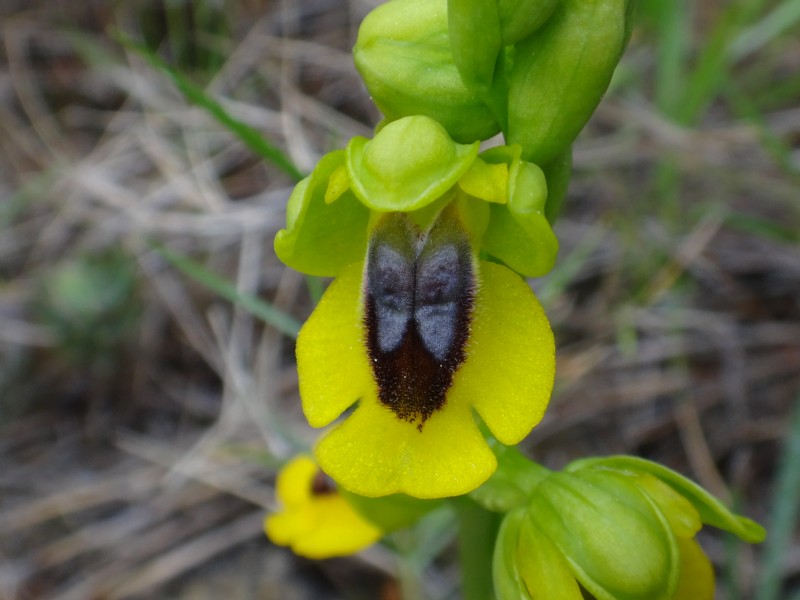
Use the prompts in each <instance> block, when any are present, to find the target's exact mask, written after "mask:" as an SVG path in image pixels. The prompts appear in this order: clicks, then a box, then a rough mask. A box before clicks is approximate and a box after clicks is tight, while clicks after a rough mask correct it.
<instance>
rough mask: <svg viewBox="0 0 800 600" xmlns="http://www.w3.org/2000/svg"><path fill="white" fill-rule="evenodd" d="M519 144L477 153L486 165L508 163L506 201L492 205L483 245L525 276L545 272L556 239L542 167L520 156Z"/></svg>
mask: <svg viewBox="0 0 800 600" xmlns="http://www.w3.org/2000/svg"><path fill="white" fill-rule="evenodd" d="M520 152H521V149H520V147H519V146H517V145H514V146H497V147H495V148H491V149H489V150H487V151H486V152H484V153H482V154H481V158H482V159H483V160H484V161H485V162H487V163H490V164H496V163H504V164H507V165H508V191H507V199H508V200H507V202H506V204H492V205H491V207H490V211H491V216H490V219H489V227H488V228H487V230H486V234H485V235H484V238H483V248H484V250H486V251H487V252H488V253H489V254H491V255H492V256H494V257H495V258H497V259H499V260H501V261H502V262H504V263H505V264H506V265H508V266H509V267H510V268H511V269H513V270H514V271H516V272H517V273H520V274H522V275H524V276H526V277H538V276H541V275H544V274H545V273H547V272H549V271H550V270H551V269H552V268H553V265H554V264H555V261H556V256H557V254H558V239H557V238H556V236H555V234H554V233H553V229H552V228H551V226H550V223H549V221H548V220H547V217H545V214H544V211H545V203H546V200H547V183H546V181H545V175H544V173H543V172H542V170H541V169H540V168H539V167H538V166H536V165H535V164H533V163H530V162H527V161H524V160H521V159H520Z"/></svg>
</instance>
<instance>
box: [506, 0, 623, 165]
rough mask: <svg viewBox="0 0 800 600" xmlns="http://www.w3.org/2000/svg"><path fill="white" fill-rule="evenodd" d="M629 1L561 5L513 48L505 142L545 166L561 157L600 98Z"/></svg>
mask: <svg viewBox="0 0 800 600" xmlns="http://www.w3.org/2000/svg"><path fill="white" fill-rule="evenodd" d="M630 3H631V0H564V1H563V3H562V5H561V6H560V7H559V8H558V10H557V11H556V12H555V14H554V15H553V16H552V18H551V19H550V20H549V21H548V22H547V24H546V25H545V26H543V27H542V28H541V29H539V30H538V31H537V32H536V33H535V34H534V35H532V36H530V37H529V38H527V39H525V40H524V41H522V42H520V43H519V44H517V46H516V58H515V61H514V66H513V68H512V70H511V75H510V83H509V92H508V135H507V140H508V142H509V143H516V144H520V145H521V146H522V147H523V158H525V160H529V161H531V162H535V163H537V164H546V163H549V162H551V161H552V160H555V159H556V158H557V157H558V156H559V155H561V154H562V153H563V152H564V151H565V150H566V149H567V148H568V147H569V145H570V144H572V142H573V140H574V139H575V138H576V137H577V135H578V133H579V132H580V131H581V129H583V126H584V125H585V124H586V122H587V121H588V120H589V117H590V116H591V115H592V113H593V112H594V109H595V108H596V107H597V105H598V104H599V102H600V99H601V98H602V97H603V94H604V93H605V91H606V88H607V87H608V84H609V83H610V81H611V76H612V74H613V72H614V68H615V67H616V65H617V62H618V61H619V59H620V57H621V56H622V52H623V50H624V48H625V45H626V43H627V41H628V35H629V33H630V25H629V23H628V22H627V20H628V18H629V16H630V6H629V5H630Z"/></svg>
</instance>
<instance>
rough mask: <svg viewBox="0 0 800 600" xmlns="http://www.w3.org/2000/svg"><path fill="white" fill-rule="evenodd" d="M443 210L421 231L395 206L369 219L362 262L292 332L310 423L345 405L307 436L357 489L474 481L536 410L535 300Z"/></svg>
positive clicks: (455, 487) (548, 339) (550, 349)
mask: <svg viewBox="0 0 800 600" xmlns="http://www.w3.org/2000/svg"><path fill="white" fill-rule="evenodd" d="M467 230H468V228H467V227H466V226H462V224H461V222H460V221H459V219H458V217H457V216H454V215H453V214H451V213H450V212H448V211H447V209H445V211H443V213H442V216H440V217H439V218H438V219H436V220H435V221H434V224H433V225H432V227H431V228H430V229H429V230H427V231H420V230H419V229H418V227H417V225H416V224H415V223H414V221H413V220H412V219H411V218H410V217H409V216H408V215H406V214H404V213H389V214H388V215H384V216H383V217H381V218H379V219H378V224H377V225H375V226H374V228H373V230H372V235H371V239H370V243H369V247H368V251H367V258H366V260H365V261H364V262H363V263H362V262H359V263H355V264H352V265H350V266H348V267H346V268H345V269H343V270H342V272H341V273H340V274H339V276H338V277H337V278H336V280H335V281H334V282H333V283H332V284H331V286H330V287H329V288H328V290H327V291H326V293H325V295H324V296H323V298H322V300H321V301H320V303H319V305H318V306H317V308H316V310H315V311H314V313H313V314H312V315H311V317H310V318H309V319H308V321H307V322H306V324H305V325H304V327H303V329H302V331H301V332H300V335H299V337H298V341H297V362H298V374H299V382H300V396H301V398H302V402H303V410H304V412H305V415H306V418H307V419H308V421H309V423H310V424H311V425H312V426H315V427H324V426H326V425H329V424H330V423H332V422H334V421H335V420H336V419H337V418H339V417H340V416H341V415H342V414H343V413H345V412H346V411H347V410H348V409H349V408H350V407H351V406H352V405H353V404H355V403H357V406H356V408H355V410H354V411H352V414H347V415H346V416H345V418H344V419H343V420H342V422H341V423H339V424H338V425H337V426H336V427H334V428H333V429H332V430H331V431H329V432H328V433H326V434H325V435H324V436H323V437H322V439H321V440H320V441H319V443H318V444H317V447H316V457H317V460H318V461H319V464H320V466H321V467H322V469H323V470H324V471H325V472H326V473H327V474H328V475H330V476H331V477H332V478H333V479H335V480H336V482H337V483H338V484H340V485H341V486H343V487H344V488H346V489H348V490H350V491H352V492H354V493H356V494H360V495H363V496H370V497H376V496H384V495H387V494H394V493H404V494H408V495H410V496H415V497H417V498H438V497H445V496H455V495H459V494H464V493H467V492H469V491H471V490H473V489H475V488H476V487H478V486H479V485H481V484H482V483H483V482H484V481H485V480H486V479H487V478H488V477H489V476H490V475H491V474H492V473H493V472H494V470H495V468H496V466H497V461H496V458H495V456H494V454H493V453H492V451H491V450H490V449H489V447H488V445H487V443H486V441H485V439H484V436H483V434H482V433H481V429H480V427H479V424H478V422H477V420H476V417H475V414H474V413H477V415H478V416H479V417H480V419H481V420H482V421H483V423H484V424H485V425H486V426H487V427H488V429H489V431H490V432H491V433H492V435H493V436H494V437H495V438H497V439H498V440H499V441H500V442H502V443H504V444H516V443H518V442H519V441H521V440H522V439H523V438H524V437H525V436H526V435H527V434H528V433H529V432H530V430H531V429H532V428H533V427H534V426H535V425H536V424H537V423H538V422H539V420H540V419H541V418H542V415H543V414H544V411H545V408H546V406H547V402H548V400H549V397H550V392H551V389H552V385H553V378H554V371H555V348H554V341H553V334H552V332H551V330H550V326H549V324H548V322H547V318H546V317H545V314H544V311H543V310H542V307H541V306H540V305H539V302H538V301H537V300H536V297H535V296H534V295H533V292H532V291H531V289H530V288H529V286H528V284H527V283H526V282H525V281H524V280H523V279H521V278H520V277H519V276H518V275H517V274H515V273H514V272H512V271H511V270H509V269H508V268H506V267H504V266H501V265H498V264H495V263H490V262H486V261H481V260H478V259H477V257H476V256H477V250H476V249H475V244H474V243H473V242H472V241H471V239H470V236H469V235H468V233H467Z"/></svg>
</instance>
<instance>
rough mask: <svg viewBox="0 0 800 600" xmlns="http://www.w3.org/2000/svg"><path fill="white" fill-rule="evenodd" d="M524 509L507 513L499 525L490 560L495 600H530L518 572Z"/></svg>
mask: <svg viewBox="0 0 800 600" xmlns="http://www.w3.org/2000/svg"><path fill="white" fill-rule="evenodd" d="M525 518H526V517H525V509H524V508H520V509H517V510H512V511H511V512H509V513H508V514H507V515H506V516H505V518H504V519H503V522H502V523H501V524H500V530H499V531H498V533H497V538H496V541H495V545H494V555H493V558H492V579H493V580H494V594H495V596H497V600H532V598H531V595H530V594H529V593H528V589H527V587H526V586H525V582H524V581H523V580H522V576H521V575H520V572H519V562H518V552H519V535H520V527H521V525H522V522H523V521H524V520H525Z"/></svg>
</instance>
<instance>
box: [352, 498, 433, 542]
mask: <svg viewBox="0 0 800 600" xmlns="http://www.w3.org/2000/svg"><path fill="white" fill-rule="evenodd" d="M339 493H340V494H341V495H342V497H343V498H344V499H345V500H347V503H348V504H350V506H352V507H353V508H354V509H355V511H356V512H357V513H358V514H360V515H361V516H362V517H364V518H365V519H367V520H368V521H370V522H371V523H373V524H374V525H376V526H377V527H378V528H379V529H380V530H381V531H383V532H384V533H390V532H392V531H397V530H398V529H404V528H406V527H410V526H411V525H414V524H415V523H416V522H417V521H419V520H420V519H421V518H422V517H424V516H425V515H427V514H428V513H429V512H431V511H432V510H435V509H437V508H439V507H440V506H441V505H442V502H443V501H442V500H441V499H436V500H421V499H420V498H413V497H411V496H406V495H405V494H390V495H389V496H382V497H380V498H367V497H365V496H359V495H358V494H354V493H353V492H350V491H348V490H346V489H344V488H342V487H339Z"/></svg>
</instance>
